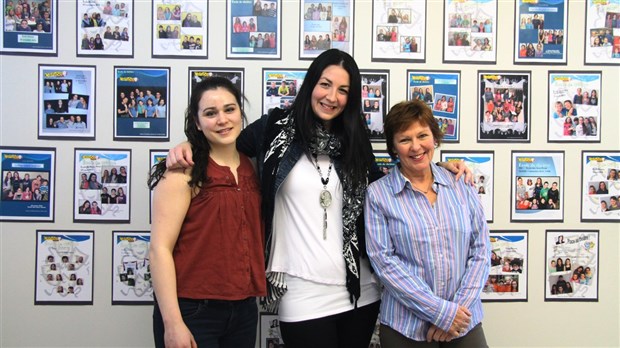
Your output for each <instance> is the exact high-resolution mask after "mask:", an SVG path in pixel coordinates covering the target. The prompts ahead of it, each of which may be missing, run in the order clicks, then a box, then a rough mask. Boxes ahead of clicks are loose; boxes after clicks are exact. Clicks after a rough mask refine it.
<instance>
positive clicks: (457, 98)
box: [407, 70, 461, 143]
mask: <svg viewBox="0 0 620 348" xmlns="http://www.w3.org/2000/svg"><path fill="white" fill-rule="evenodd" d="M414 99H418V100H422V101H424V102H425V103H426V104H428V106H429V107H430V108H431V110H433V115H434V116H435V119H437V122H439V126H440V128H441V130H442V132H443V136H444V137H443V141H444V142H454V143H458V142H459V133H460V120H461V119H460V104H461V72H460V71H422V70H407V100H414Z"/></svg>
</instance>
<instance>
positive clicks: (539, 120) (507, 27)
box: [0, 0, 620, 347]
mask: <svg viewBox="0 0 620 348" xmlns="http://www.w3.org/2000/svg"><path fill="white" fill-rule="evenodd" d="M59 3H60V4H59V23H60V27H59V34H60V35H59V38H60V40H59V50H58V51H59V55H58V57H57V58H40V57H15V56H0V73H1V80H2V81H1V85H0V92H1V93H0V98H1V99H0V105H1V112H2V114H1V124H0V144H1V145H3V146H43V147H56V148H57V164H56V168H57V171H58V172H57V180H56V185H57V191H56V192H57V194H56V221H55V222H54V223H53V224H49V223H1V224H0V230H1V231H0V248H1V273H0V283H1V284H2V285H1V288H0V299H1V303H0V304H1V307H0V311H1V314H0V324H1V329H0V330H1V331H0V346H2V347H50V346H64V347H85V346H91V347H94V346H97V347H104V346H105V347H112V346H114V347H118V346H126V347H148V346H152V334H151V308H150V307H145V306H111V304H110V303H111V285H110V282H111V269H110V268H111V267H110V265H111V264H112V263H111V232H112V230H119V229H123V230H147V229H149V224H148V220H149V213H148V207H149V204H148V197H149V195H148V190H147V188H146V184H145V183H144V181H143V179H144V178H145V177H146V170H147V169H146V168H147V167H148V154H149V149H150V148H166V147H169V146H171V145H172V144H176V143H178V142H180V141H181V140H183V138H184V135H183V119H182V115H183V109H184V107H185V103H186V102H187V94H188V91H187V85H188V84H187V67H189V66H205V67H225V66H230V67H245V73H246V82H245V86H246V93H247V97H248V98H249V100H250V105H248V106H247V107H246V111H247V114H248V116H249V117H250V120H253V119H256V118H257V117H258V116H259V114H260V109H261V95H260V92H259V90H258V89H256V88H255V87H254V86H257V85H260V83H261V69H262V67H272V68H277V67H285V68H306V67H307V66H308V65H309V62H308V61H299V60H298V59H297V57H298V53H297V52H298V51H297V50H298V44H297V35H298V24H297V23H298V18H299V15H298V13H299V3H298V2H297V1H292V0H284V4H283V6H282V8H283V18H284V19H285V21H284V29H285V30H284V31H283V47H284V49H283V54H282V61H226V60H225V35H224V34H223V33H224V28H225V22H224V21H225V17H224V14H225V11H226V5H225V2H224V1H222V0H211V1H210V4H209V11H210V13H209V19H210V20H211V21H210V22H209V33H210V34H211V36H210V38H209V59H208V60H179V59H176V60H163V59H151V57H150V56H151V53H150V52H151V49H150V31H149V30H150V11H151V2H150V1H145V0H137V1H135V13H136V16H135V17H136V22H135V34H136V37H138V38H139V37H142V38H143V39H142V40H140V39H138V40H136V41H135V58H133V59H94V58H92V59H91V58H80V59H78V58H76V52H75V42H74V38H75V30H76V28H75V24H74V23H75V10H76V9H75V2H74V1H66V0H64V1H63V0H61V1H59ZM355 4H356V8H355V15H356V20H355V29H356V31H355V48H354V50H355V58H356V60H357V62H358V64H359V66H360V68H362V69H390V79H391V85H390V99H391V104H392V105H393V104H395V103H396V102H398V101H399V100H401V99H405V85H406V70H407V69H408V68H415V69H434V70H440V69H444V70H461V71H462V88H461V91H462V92H461V93H462V95H461V100H462V105H461V117H462V124H463V127H462V130H461V134H460V138H461V142H460V144H445V145H444V146H443V147H442V148H443V149H446V150H457V149H458V150H489V149H493V150H495V158H496V163H495V170H496V172H495V180H496V185H495V219H494V220H495V222H494V223H493V224H492V225H491V229H527V230H529V232H530V234H529V238H530V241H529V265H530V268H529V291H528V302H517V303H486V304H485V305H484V307H485V311H486V317H485V320H484V327H485V331H486V334H487V339H488V342H489V344H490V345H491V346H492V347H526V346H528V347H529V346H540V347H542V346H544V347H550V346H558V347H559V346H580V347H586V346H587V347H592V346H600V347H602V346H608V347H612V346H613V347H618V346H620V327H619V326H620V322H619V321H620V319H619V317H620V304H619V297H620V290H619V279H620V277H619V276H620V269H619V264H620V257H619V246H620V233H619V232H620V228H619V225H618V224H616V223H590V224H582V223H580V222H579V216H580V213H579V209H580V204H579V200H580V185H581V182H580V180H581V174H580V173H581V169H580V163H581V160H580V158H581V157H580V155H581V151H582V150H614V149H615V150H618V149H620V137H619V134H620V132H619V130H620V121H619V120H618V119H619V117H618V116H619V114H618V110H620V102H619V100H620V98H619V97H620V88H619V84H618V81H619V78H620V69H619V68H618V67H604V66H603V67H590V66H588V67H584V65H583V57H584V55H583V50H584V48H583V42H584V25H585V24H584V23H585V6H584V1H583V0H579V1H573V0H571V1H570V9H569V23H570V25H569V29H568V39H569V45H568V47H569V52H568V65H567V66H565V67H564V66H540V65H536V66H522V65H521V66H514V65H513V63H512V61H513V60H512V52H513V48H512V43H513V37H514V35H513V18H514V2H513V1H507V0H500V1H499V11H498V33H499V35H498V41H499V42H498V51H499V54H498V59H497V64H496V65H480V66H478V65H462V64H461V65H459V64H442V63H441V61H442V52H441V51H442V46H441V33H442V32H443V29H442V22H443V19H442V14H443V5H442V1H439V0H430V1H429V2H428V18H427V23H428V24H427V40H428V42H429V44H428V45H427V57H426V63H425V64H406V63H390V64H388V63H371V58H370V56H371V55H370V37H371V25H370V23H371V9H372V2H371V1H370V0H361V1H360V0H358V1H356V2H355ZM138 14H142V15H138ZM434 43H436V44H434ZM39 63H45V64H79V65H97V87H96V88H97V109H96V115H97V122H98V124H97V128H96V129H97V134H96V137H97V140H96V141H94V142H88V141H84V142H80V141H49V140H37V131H36V129H37V109H36V105H37V102H36V101H37V89H36V87H35V86H37V83H38V80H37V65H38V64H39ZM114 65H126V66H132V65H135V66H151V65H152V66H167V65H169V66H171V68H172V90H173V93H172V95H171V102H170V105H171V108H172V109H171V111H172V112H171V114H172V122H171V137H170V138H171V141H170V143H163V144H162V143H138V142H122V143H118V142H116V143H115V142H113V141H112V136H113V134H112V133H113V130H112V122H113V119H112V115H113V112H112V108H113V106H112V105H113V100H114V99H113V88H114V87H113V86H114V80H113V66H114ZM479 69H485V70H488V69H492V70H496V69H497V70H500V69H502V70H504V69H505V70H531V71H532V82H533V83H531V86H532V109H531V110H532V122H531V127H532V134H531V139H532V141H531V143H529V144H478V143H476V125H475V124H476V104H475V100H476V79H477V76H476V73H477V70H479ZM563 69H566V70H602V71H603V83H604V85H603V96H602V99H603V101H604V102H603V110H602V115H603V118H604V127H603V128H602V130H601V131H602V141H601V143H600V144H548V143H547V141H546V139H547V125H546V122H547V112H546V100H547V87H546V86H547V72H548V71H549V70H563ZM77 146H79V147H99V148H101V147H104V148H105V147H110V148H127V147H130V148H132V150H133V153H132V155H133V156H132V157H133V169H134V173H133V178H132V180H133V185H132V186H133V189H132V196H133V197H134V199H133V200H132V204H133V206H132V207H131V213H132V216H131V224H128V225H127V224H124V225H115V224H95V225H93V224H73V223H72V213H71V207H72V204H73V200H72V191H73V190H72V186H71V185H72V178H73V173H72V168H73V148H74V147H77ZM547 149H548V150H564V151H565V152H566V171H565V172H566V178H565V183H566V184H565V193H564V194H565V214H564V215H565V219H564V223H541V224H527V223H510V222H509V221H510V204H509V202H510V190H509V187H510V175H511V174H510V151H511V150H547ZM36 229H78V230H79V229H94V230H95V234H96V238H95V242H96V243H95V261H94V262H95V271H94V272H95V292H94V304H93V305H92V306H34V268H35V266H34V262H35V230H36ZM545 229H598V230H600V270H601V271H602V272H601V273H600V274H599V279H600V282H599V301H598V302H585V303H575V302H544V283H543V281H544V260H543V259H544V244H545V240H544V238H545Z"/></svg>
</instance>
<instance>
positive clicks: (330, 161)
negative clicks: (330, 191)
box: [312, 154, 334, 189]
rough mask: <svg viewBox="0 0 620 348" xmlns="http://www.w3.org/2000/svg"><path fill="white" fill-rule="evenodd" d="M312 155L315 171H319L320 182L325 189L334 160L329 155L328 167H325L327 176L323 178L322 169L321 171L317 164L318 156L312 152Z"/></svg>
mask: <svg viewBox="0 0 620 348" xmlns="http://www.w3.org/2000/svg"><path fill="white" fill-rule="evenodd" d="M312 157H313V158H314V166H315V167H316V170H317V172H319V176H320V177H321V183H323V188H324V189H327V184H329V175H330V174H331V172H332V166H333V164H334V161H333V160H332V159H331V157H330V159H329V167H328V168H327V177H326V178H325V179H323V171H321V167H320V166H319V160H318V156H317V155H316V154H312Z"/></svg>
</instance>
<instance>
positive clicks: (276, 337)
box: [259, 312, 285, 348]
mask: <svg viewBox="0 0 620 348" xmlns="http://www.w3.org/2000/svg"><path fill="white" fill-rule="evenodd" d="M259 341H260V342H259V343H260V344H259V347H260V348H285V345H284V341H283V340H282V334H281V333H280V320H278V315H277V314H272V313H268V312H262V313H260V337H259Z"/></svg>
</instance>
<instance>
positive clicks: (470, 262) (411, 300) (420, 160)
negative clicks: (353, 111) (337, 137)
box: [364, 100, 491, 348]
mask: <svg viewBox="0 0 620 348" xmlns="http://www.w3.org/2000/svg"><path fill="white" fill-rule="evenodd" d="M384 129H385V135H386V145H387V150H388V153H389V154H390V155H391V157H392V158H393V159H399V160H400V162H399V165H398V167H397V168H398V170H392V171H391V172H390V174H388V175H387V176H385V177H383V178H381V179H379V180H377V181H375V182H374V183H372V184H370V185H369V187H368V191H367V194H366V202H365V210H364V214H365V222H366V248H367V250H368V257H369V259H370V261H371V264H372V267H373V269H374V271H375V275H376V276H377V277H378V278H379V280H380V281H381V284H383V286H384V288H383V293H382V298H381V311H380V321H381V327H380V337H381V346H382V347H388V348H390V347H417V346H419V345H421V344H424V345H426V342H424V341H427V342H431V341H436V342H446V341H450V340H453V341H452V343H451V345H452V344H454V345H455V346H459V347H486V346H487V343H486V339H485V335H484V332H483V329H482V324H481V320H482V316H483V313H482V302H481V300H480V294H481V292H482V289H483V287H484V285H485V282H486V281H487V277H488V274H489V267H490V262H489V259H490V254H491V252H490V251H491V250H490V239H489V229H488V226H487V223H486V218H485V215H484V210H483V207H482V204H481V202H480V199H479V198H478V194H477V190H475V188H474V187H473V186H471V185H468V184H466V183H465V182H464V181H463V180H460V181H457V180H455V178H454V177H453V176H452V175H450V174H449V172H448V171H446V170H445V169H442V168H439V167H438V166H437V165H435V164H434V163H433V154H434V151H435V148H436V147H438V146H439V145H440V144H441V141H442V137H443V134H442V132H441V130H440V129H439V127H438V124H437V121H436V120H435V118H434V117H433V113H432V110H431V109H430V107H429V106H428V105H427V104H426V103H423V102H420V101H416V100H413V101H406V102H401V103H399V104H397V105H395V106H394V107H392V109H391V110H390V112H389V113H388V114H387V116H386V118H385V125H384ZM455 204H456V205H457V206H458V207H459V208H458V209H456V210H455V209H454V205H455ZM429 227H430V228H429ZM457 231H458V232H457ZM462 234H464V235H462ZM428 245H435V246H437V248H438V249H435V248H433V251H432V252H431V250H430V249H429V248H428ZM446 255H449V257H446ZM439 264H441V265H443V266H442V268H441V270H443V271H441V270H440V269H439V268H437V267H436V265H439ZM444 267H445V268H444Z"/></svg>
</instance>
